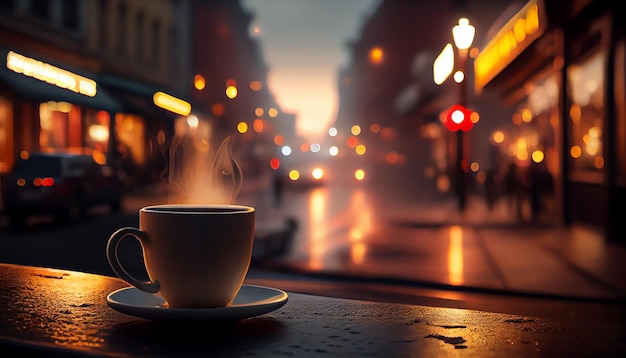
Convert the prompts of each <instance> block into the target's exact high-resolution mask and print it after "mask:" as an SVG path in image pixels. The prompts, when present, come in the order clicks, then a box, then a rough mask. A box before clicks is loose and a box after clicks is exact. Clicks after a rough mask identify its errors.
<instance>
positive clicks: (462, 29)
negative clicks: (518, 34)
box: [452, 17, 476, 211]
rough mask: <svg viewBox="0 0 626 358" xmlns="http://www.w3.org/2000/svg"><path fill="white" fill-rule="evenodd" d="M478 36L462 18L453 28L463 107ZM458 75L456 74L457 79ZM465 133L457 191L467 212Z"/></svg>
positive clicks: (459, 134) (458, 160)
mask: <svg viewBox="0 0 626 358" xmlns="http://www.w3.org/2000/svg"><path fill="white" fill-rule="evenodd" d="M475 34H476V28H474V26H472V25H470V23H469V19H467V18H465V17H462V18H460V19H459V24H458V25H456V26H454V27H453V28H452V38H453V39H454V45H455V46H456V48H457V49H459V65H460V68H461V69H462V72H463V74H464V76H462V78H459V80H460V81H459V105H460V106H461V107H467V81H466V79H467V68H468V66H467V53H468V51H467V50H468V49H469V48H470V47H471V46H472V42H474V35H475ZM456 76H457V75H456V74H455V77H456ZM463 133H464V131H463V130H458V131H457V136H456V173H457V183H456V190H457V195H458V199H459V209H460V210H462V211H463V210H465V205H466V198H467V178H466V176H467V174H466V172H465V169H464V168H463V162H464V160H466V158H465V153H466V150H465V140H464V136H463Z"/></svg>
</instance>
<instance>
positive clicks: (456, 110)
mask: <svg viewBox="0 0 626 358" xmlns="http://www.w3.org/2000/svg"><path fill="white" fill-rule="evenodd" d="M471 114H472V111H471V110H469V109H467V108H465V107H464V106H461V105H460V104H455V105H453V106H451V107H450V108H449V109H448V113H447V114H446V121H445V125H446V127H447V128H448V130H450V131H458V130H462V131H463V132H467V131H469V130H470V129H472V127H474V123H473V122H472V121H471V119H470V115H471Z"/></svg>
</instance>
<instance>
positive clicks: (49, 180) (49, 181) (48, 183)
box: [41, 177, 54, 186]
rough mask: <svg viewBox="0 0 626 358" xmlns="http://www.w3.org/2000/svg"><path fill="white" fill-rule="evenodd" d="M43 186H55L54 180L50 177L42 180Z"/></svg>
mask: <svg viewBox="0 0 626 358" xmlns="http://www.w3.org/2000/svg"><path fill="white" fill-rule="evenodd" d="M41 184H42V185H43V186H54V178H50V177H48V178H43V179H42V180H41Z"/></svg>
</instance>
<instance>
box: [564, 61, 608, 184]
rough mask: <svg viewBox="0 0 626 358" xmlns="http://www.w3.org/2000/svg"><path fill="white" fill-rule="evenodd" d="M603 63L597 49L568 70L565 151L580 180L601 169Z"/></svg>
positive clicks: (602, 158)
mask: <svg viewBox="0 0 626 358" xmlns="http://www.w3.org/2000/svg"><path fill="white" fill-rule="evenodd" d="M604 63H605V56H604V53H602V52H598V53H595V54H594V55H592V56H590V57H588V58H586V59H584V60H581V61H578V62H574V63H573V64H572V65H571V66H570V67H569V68H568V70H567V81H568V97H569V103H570V107H569V114H568V116H567V118H569V123H567V128H568V138H567V147H566V150H567V153H565V154H566V155H567V157H568V160H569V163H570V168H571V171H572V173H573V174H575V175H576V176H578V177H579V179H583V178H587V179H589V180H594V181H595V180H599V179H600V177H599V176H598V175H599V173H601V171H602V170H603V168H604V153H603V150H602V147H603V143H602V142H603V140H604V138H603V137H604V135H605V133H604V126H603V120H604V115H605V113H604V111H605V109H604V75H603V74H604V72H605V65H604ZM594 173H597V174H594ZM586 174H591V176H589V175H586ZM583 180H584V179H583Z"/></svg>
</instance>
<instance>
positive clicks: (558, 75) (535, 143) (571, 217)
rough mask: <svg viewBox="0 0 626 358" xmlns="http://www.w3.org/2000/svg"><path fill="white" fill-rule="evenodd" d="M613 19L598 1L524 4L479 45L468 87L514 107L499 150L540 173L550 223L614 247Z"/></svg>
mask: <svg viewBox="0 0 626 358" xmlns="http://www.w3.org/2000/svg"><path fill="white" fill-rule="evenodd" d="M617 14H618V12H617V9H616V8H615V7H614V4H612V3H609V2H605V1H593V0H567V1H566V0H563V1H559V0H545V1H543V0H531V1H528V2H527V3H525V4H524V5H523V7H521V8H520V9H519V11H518V12H516V13H515V14H514V15H513V16H512V17H511V18H510V20H509V21H507V22H506V23H505V24H503V25H501V26H498V28H497V29H496V31H495V34H494V36H493V37H492V38H491V39H490V41H489V42H488V43H487V44H486V45H485V46H484V47H483V48H482V49H481V54H480V55H479V56H478V57H477V58H476V61H475V76H476V81H475V86H476V91H477V94H478V95H490V94H496V95H497V96H498V97H499V98H500V101H501V102H502V103H504V104H505V105H506V106H508V107H510V108H511V109H513V110H514V111H515V113H514V114H513V117H512V121H513V123H515V124H516V130H515V132H513V133H511V136H510V138H511V141H510V142H509V143H508V144H507V143H504V144H503V145H504V146H505V148H503V151H505V152H507V153H509V155H510V156H511V157H512V158H514V160H515V161H516V162H517V164H518V165H520V166H521V167H525V168H529V167H530V168H539V167H541V168H544V170H546V171H547V172H548V173H549V178H550V179H551V180H552V182H553V184H554V185H553V187H551V188H550V190H552V191H553V195H554V201H553V202H552V203H553V205H554V210H555V211H556V212H557V213H558V218H559V222H560V223H562V224H565V225H570V224H584V225H590V226H592V227H596V228H599V229H601V230H603V231H605V232H606V237H607V238H608V239H614V240H621V241H623V240H624V237H626V230H625V225H624V222H623V220H620V218H619V214H620V213H621V208H620V205H621V203H623V202H624V200H626V111H625V109H624V108H625V104H624V103H625V98H626V97H625V96H624V93H625V86H626V77H625V71H624V68H626V62H625V57H626V55H625V53H626V52H625V48H626V38H625V27H624V25H623V24H622V23H620V22H619V18H618V15H617ZM531 172H532V170H531ZM540 189H543V187H540Z"/></svg>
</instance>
